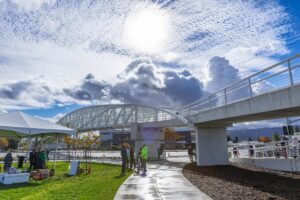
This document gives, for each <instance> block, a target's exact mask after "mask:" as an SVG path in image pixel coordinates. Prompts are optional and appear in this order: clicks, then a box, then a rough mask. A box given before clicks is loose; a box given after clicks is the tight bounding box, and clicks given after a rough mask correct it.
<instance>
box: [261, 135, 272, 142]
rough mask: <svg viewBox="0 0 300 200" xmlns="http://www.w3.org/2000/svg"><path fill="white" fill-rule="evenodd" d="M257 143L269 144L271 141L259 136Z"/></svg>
mask: <svg viewBox="0 0 300 200" xmlns="http://www.w3.org/2000/svg"><path fill="white" fill-rule="evenodd" d="M258 141H259V142H264V143H268V142H271V141H272V140H271V139H270V138H268V137H265V136H260V137H259V138H258Z"/></svg>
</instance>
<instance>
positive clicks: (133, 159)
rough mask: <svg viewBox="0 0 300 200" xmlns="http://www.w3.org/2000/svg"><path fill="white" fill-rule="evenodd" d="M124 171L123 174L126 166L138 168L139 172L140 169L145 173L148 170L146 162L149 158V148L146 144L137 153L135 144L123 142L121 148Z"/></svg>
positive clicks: (122, 174)
mask: <svg viewBox="0 0 300 200" xmlns="http://www.w3.org/2000/svg"><path fill="white" fill-rule="evenodd" d="M121 158H122V171H121V176H124V175H125V172H126V168H131V169H136V170H137V173H138V174H139V172H140V169H142V170H143V173H144V174H145V173H146V172H147V166H146V162H147V159H148V148H147V146H146V145H145V144H144V145H143V146H142V147H141V148H140V149H139V151H138V152H137V154H136V155H135V151H134V147H133V145H127V144H123V145H122V149H121Z"/></svg>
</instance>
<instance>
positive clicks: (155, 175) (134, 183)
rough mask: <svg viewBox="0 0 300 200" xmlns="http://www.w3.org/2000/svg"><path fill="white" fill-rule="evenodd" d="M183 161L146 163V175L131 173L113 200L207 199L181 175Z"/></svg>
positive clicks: (207, 199) (207, 198)
mask: <svg viewBox="0 0 300 200" xmlns="http://www.w3.org/2000/svg"><path fill="white" fill-rule="evenodd" d="M184 165H185V163H178V162H169V161H161V162H160V163H158V162H151V163H148V166H147V167H148V169H147V170H148V171H147V174H146V176H141V175H135V174H133V175H131V176H130V177H129V178H128V179H127V180H126V181H125V182H124V183H123V185H122V186H121V187H120V188H119V190H118V192H117V194H116V196H115V200H124V199H128V200H129V199H130V200H133V199H138V200H148V199H149V200H152V199H154V200H162V199H163V200H168V199H170V200H176V199H179V200H202V199H203V200H209V199H211V198H210V197H208V196H207V195H205V194H204V193H203V192H201V191H200V190H199V189H198V188H196V187H195V186H194V185H193V184H191V183H190V182H189V181H188V180H187V179H186V178H185V177H184V176H183V175H182V168H183V166H184Z"/></svg>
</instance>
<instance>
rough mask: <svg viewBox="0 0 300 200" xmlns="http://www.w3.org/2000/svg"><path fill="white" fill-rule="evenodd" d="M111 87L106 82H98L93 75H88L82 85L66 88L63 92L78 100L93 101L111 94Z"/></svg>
mask: <svg viewBox="0 0 300 200" xmlns="http://www.w3.org/2000/svg"><path fill="white" fill-rule="evenodd" d="M109 87H110V85H109V84H108V83H106V82H105V81H97V80H96V78H95V76H94V75H93V74H91V73H90V74H88V75H87V76H86V77H85V78H84V79H83V81H81V84H80V85H77V86H75V87H73V88H65V89H63V91H64V92H65V93H66V94H67V95H69V96H71V97H73V98H74V99H77V100H83V101H92V100H101V99H102V98H104V97H106V96H107V94H108V93H109Z"/></svg>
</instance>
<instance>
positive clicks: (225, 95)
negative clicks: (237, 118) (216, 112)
mask: <svg viewBox="0 0 300 200" xmlns="http://www.w3.org/2000/svg"><path fill="white" fill-rule="evenodd" d="M224 98H225V105H227V94H226V88H225V89H224Z"/></svg>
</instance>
